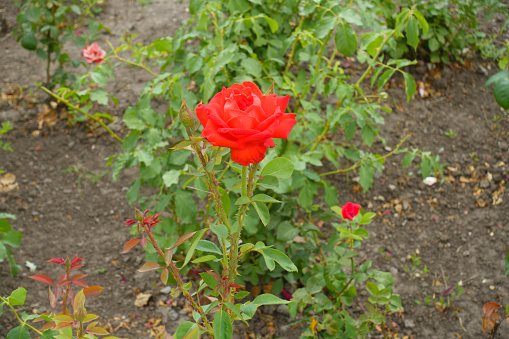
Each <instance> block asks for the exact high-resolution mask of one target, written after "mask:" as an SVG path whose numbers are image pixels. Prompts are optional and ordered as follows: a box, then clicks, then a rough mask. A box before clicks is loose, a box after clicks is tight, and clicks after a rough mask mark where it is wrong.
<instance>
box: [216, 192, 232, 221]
mask: <svg viewBox="0 0 509 339" xmlns="http://www.w3.org/2000/svg"><path fill="white" fill-rule="evenodd" d="M218 189H219V194H220V195H221V204H222V205H223V209H224V213H226V215H228V214H229V213H230V206H231V201H230V196H229V195H228V192H226V190H225V189H224V188H222V187H218Z"/></svg>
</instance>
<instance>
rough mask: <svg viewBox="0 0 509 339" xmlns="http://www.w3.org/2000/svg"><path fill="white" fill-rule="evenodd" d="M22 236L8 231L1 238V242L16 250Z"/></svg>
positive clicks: (18, 232) (19, 233)
mask: <svg viewBox="0 0 509 339" xmlns="http://www.w3.org/2000/svg"><path fill="white" fill-rule="evenodd" d="M22 237H23V234H22V233H21V232H20V231H9V232H6V233H5V234H4V236H3V238H2V242H3V243H4V244H6V245H9V246H11V247H14V248H18V247H19V246H20V245H21V238H22Z"/></svg>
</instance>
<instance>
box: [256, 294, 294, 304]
mask: <svg viewBox="0 0 509 339" xmlns="http://www.w3.org/2000/svg"><path fill="white" fill-rule="evenodd" d="M288 303H290V302H289V301H288V300H282V299H279V298H278V297H276V296H275V295H273V294H260V295H259V296H257V297H256V298H255V300H253V304H255V305H258V306H261V305H280V304H288Z"/></svg>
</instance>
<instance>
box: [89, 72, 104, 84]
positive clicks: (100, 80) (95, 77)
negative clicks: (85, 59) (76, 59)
mask: <svg viewBox="0 0 509 339" xmlns="http://www.w3.org/2000/svg"><path fill="white" fill-rule="evenodd" d="M90 77H91V78H92V81H93V82H95V83H96V84H98V85H101V86H106V85H107V84H108V78H107V77H106V75H104V74H103V73H101V72H92V73H90Z"/></svg>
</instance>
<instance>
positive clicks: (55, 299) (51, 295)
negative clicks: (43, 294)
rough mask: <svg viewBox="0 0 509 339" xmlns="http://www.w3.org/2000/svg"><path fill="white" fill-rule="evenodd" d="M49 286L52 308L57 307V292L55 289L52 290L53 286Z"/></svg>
mask: <svg viewBox="0 0 509 339" xmlns="http://www.w3.org/2000/svg"><path fill="white" fill-rule="evenodd" d="M48 288H49V304H50V306H51V308H52V309H55V308H56V307H57V301H58V300H57V297H56V296H55V294H54V293H53V291H52V290H51V287H48Z"/></svg>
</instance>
